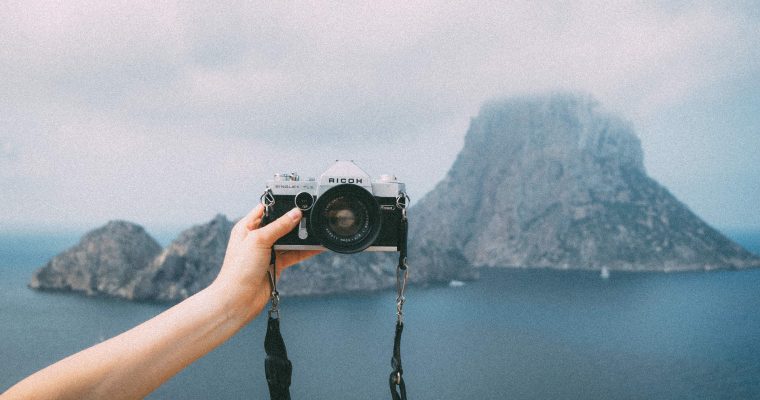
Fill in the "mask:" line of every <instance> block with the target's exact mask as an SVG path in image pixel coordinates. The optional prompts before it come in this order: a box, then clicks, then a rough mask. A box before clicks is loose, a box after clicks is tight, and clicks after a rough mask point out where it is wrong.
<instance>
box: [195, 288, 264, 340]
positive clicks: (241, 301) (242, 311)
mask: <svg viewBox="0 0 760 400" xmlns="http://www.w3.org/2000/svg"><path fill="white" fill-rule="evenodd" d="M268 288H269V284H268V282H263V285H257V286H255V287H251V286H245V285H240V284H238V283H236V282H227V281H225V280H221V279H216V280H214V281H213V282H212V283H211V285H209V286H208V288H207V290H208V291H209V292H210V294H211V295H212V296H213V297H214V298H215V299H217V300H218V301H219V302H220V306H221V307H222V308H223V311H224V312H225V313H226V315H227V317H228V318H229V319H231V320H232V321H234V322H235V323H237V324H239V325H240V327H241V328H242V327H243V326H245V325H246V324H248V323H249V322H250V321H251V320H253V319H254V318H255V317H256V316H257V315H259V314H260V313H261V311H262V310H263V309H264V307H265V306H266V303H267V301H268V300H269V291H268Z"/></svg>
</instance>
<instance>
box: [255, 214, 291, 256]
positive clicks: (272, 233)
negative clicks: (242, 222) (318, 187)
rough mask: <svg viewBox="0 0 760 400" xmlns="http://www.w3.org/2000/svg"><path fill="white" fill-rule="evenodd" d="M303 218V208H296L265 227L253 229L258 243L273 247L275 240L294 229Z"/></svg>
mask: <svg viewBox="0 0 760 400" xmlns="http://www.w3.org/2000/svg"><path fill="white" fill-rule="evenodd" d="M300 220H301V210H299V209H298V208H294V209H292V210H290V211H288V212H287V213H286V214H285V215H283V216H281V217H280V218H277V219H276V220H274V221H272V222H270V223H269V224H268V225H267V226H265V227H263V228H259V229H256V230H255V231H253V232H252V233H253V236H254V238H255V241H256V244H257V245H259V246H264V247H271V246H272V245H273V244H274V242H275V241H276V240H277V239H279V238H281V237H282V236H284V235H285V234H286V233H288V232H290V231H292V230H293V228H295V227H296V225H298V221H300Z"/></svg>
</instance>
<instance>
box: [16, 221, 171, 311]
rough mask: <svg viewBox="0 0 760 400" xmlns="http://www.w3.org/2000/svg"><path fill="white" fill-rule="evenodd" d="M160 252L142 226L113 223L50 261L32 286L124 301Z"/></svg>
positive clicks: (122, 222) (87, 236) (92, 233)
mask: <svg viewBox="0 0 760 400" xmlns="http://www.w3.org/2000/svg"><path fill="white" fill-rule="evenodd" d="M160 251H161V246H159V245H158V243H157V242H156V241H155V240H153V238H151V237H150V235H148V234H147V233H146V232H145V230H144V229H143V228H142V227H141V226H138V225H135V224H132V223H129V222H124V221H112V222H109V223H108V224H106V225H105V226H103V227H101V228H99V229H96V230H94V231H91V232H90V233H88V234H86V235H85V236H84V237H82V239H81V240H80V242H79V244H77V245H76V246H74V247H72V248H70V249H68V250H66V251H65V252H63V253H61V254H59V255H58V256H56V257H55V258H53V259H52V260H50V261H49V262H48V263H47V264H46V265H45V266H44V267H42V268H41V269H39V270H38V271H37V272H36V273H35V274H34V276H32V280H31V282H30V283H29V286H30V287H31V288H34V289H54V290H71V291H76V292H82V293H84V294H86V295H88V296H92V295H97V294H108V295H113V296H118V297H124V296H126V295H128V293H129V290H130V289H129V286H130V284H131V283H132V282H133V281H134V279H135V277H136V276H138V275H139V273H140V272H141V271H142V270H144V269H146V268H147V267H148V266H149V265H150V263H151V262H152V261H153V259H154V258H155V257H156V256H157V255H158V253H159V252H160Z"/></svg>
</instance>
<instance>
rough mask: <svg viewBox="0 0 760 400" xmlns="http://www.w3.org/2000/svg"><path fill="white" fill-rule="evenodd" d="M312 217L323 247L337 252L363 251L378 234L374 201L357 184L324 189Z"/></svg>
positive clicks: (379, 222)
mask: <svg viewBox="0 0 760 400" xmlns="http://www.w3.org/2000/svg"><path fill="white" fill-rule="evenodd" d="M311 218H312V222H313V226H312V228H313V230H314V233H315V234H316V235H317V237H318V238H319V239H320V241H321V242H322V245H323V246H325V247H327V248H328V249H330V250H333V251H337V252H339V253H356V252H359V251H362V250H365V249H366V248H367V247H369V246H370V245H371V244H372V243H374V241H375V239H377V235H378V234H379V233H380V224H381V218H380V207H379V205H378V203H377V200H375V197H374V196H372V194H370V193H369V192H368V191H367V190H365V189H364V188H362V187H360V186H356V185H351V184H347V185H338V186H335V187H333V188H331V189H329V190H327V191H326V192H325V193H324V194H323V195H321V196H319V198H317V202H316V204H314V208H313V209H312V211H311Z"/></svg>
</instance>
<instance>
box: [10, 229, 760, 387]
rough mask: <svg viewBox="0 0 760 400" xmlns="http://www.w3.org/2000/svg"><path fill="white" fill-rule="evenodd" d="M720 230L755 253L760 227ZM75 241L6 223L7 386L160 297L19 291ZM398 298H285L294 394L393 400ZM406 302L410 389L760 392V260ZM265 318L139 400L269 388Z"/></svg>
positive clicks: (532, 281)
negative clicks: (17, 230) (735, 267)
mask: <svg viewBox="0 0 760 400" xmlns="http://www.w3.org/2000/svg"><path fill="white" fill-rule="evenodd" d="M729 235H730V236H731V237H732V238H733V239H734V240H736V241H738V242H740V243H741V244H743V245H744V246H745V247H746V248H748V249H750V250H751V251H754V252H755V253H759V254H760V232H729ZM77 239H78V237H77V235H65V234H60V235H53V234H45V235H40V234H3V235H0V391H3V390H5V389H7V388H9V387H10V386H11V385H13V384H14V383H15V382H17V381H19V380H20V379H22V378H24V377H25V376H27V375H29V374H31V373H33V372H34V371H36V370H38V369H40V368H43V367H45V366H46V365H49V364H51V363H53V362H55V361H56V360H59V359H61V358H63V357H65V356H67V355H69V354H72V353H74V352H77V351H79V350H81V349H83V348H86V347H88V346H91V345H93V344H95V343H98V342H100V341H102V340H105V339H106V338H109V337H111V336H114V335H117V334H119V333H120V332H123V331H125V330H127V329H129V328H131V327H133V326H135V325H137V324H139V323H140V322H142V321H145V320H147V319H149V318H151V317H153V316H155V315H156V314H159V313H160V312H162V311H164V310H165V309H166V308H167V307H168V305H162V304H150V303H130V302H126V301H120V300H114V299H107V298H85V297H82V296H78V295H73V294H66V293H50V292H38V291H33V290H30V289H28V288H27V286H26V284H27V282H28V281H29V278H30V276H31V274H32V272H33V271H34V270H35V269H36V268H38V267H39V266H40V265H42V264H43V263H44V262H46V261H47V260H48V259H50V258H51V257H52V256H54V255H55V254H57V253H58V252H60V251H62V250H64V249H65V248H67V247H69V246H71V245H73V244H75V243H76V241H77ZM412 257H413V255H412ZM410 262H411V272H410V273H412V274H413V273H414V261H413V258H411V259H410ZM452 286H454V287H452ZM394 300H395V292H394V291H391V290H389V291H382V292H375V293H357V294H347V295H339V296H325V297H311V298H292V297H286V298H284V299H283V300H282V303H281V307H282V314H281V318H282V331H283V336H284V338H285V341H286V343H287V346H288V354H289V356H290V359H291V361H292V362H293V378H292V386H291V394H292V398H293V399H330V400H335V399H389V398H390V393H389V388H388V376H389V373H390V371H391V365H390V359H391V351H392V345H393V333H394V323H395V304H394ZM404 310H405V322H406V324H405V329H404V333H403V339H402V349H401V350H402V359H403V366H404V378H405V381H406V386H407V392H408V397H409V399H414V400H423V399H429V400H433V399H752V398H758V399H760V270H744V271H712V272H688V273H623V272H616V271H612V272H611V273H610V276H609V278H607V279H603V278H602V277H600V274H599V272H592V271H562V270H550V269H542V270H537V269H525V270H514V269H486V270H482V272H481V278H480V279H479V280H477V281H474V282H466V283H465V284H464V285H461V286H457V285H451V286H450V285H433V286H427V287H411V288H409V289H408V292H407V301H406V305H405V307H404ZM264 331H265V320H264V318H262V317H259V318H257V319H255V320H254V321H253V322H252V323H251V324H250V325H248V326H247V327H246V328H244V329H243V330H242V331H241V332H239V333H238V334H237V335H236V336H235V337H233V338H232V339H230V340H229V341H228V342H226V343H225V344H223V345H222V346H220V347H219V348H217V349H216V350H214V351H213V352H211V353H210V354H208V355H207V356H205V357H204V358H202V359H200V360H198V361H197V362H195V363H194V364H192V365H191V366H189V367H188V368H187V369H185V370H184V371H182V372H181V373H179V374H178V375H177V376H175V377H174V378H173V379H171V380H170V381H168V382H167V383H166V384H164V385H163V386H162V387H160V388H159V389H158V390H156V391H155V392H154V393H153V394H151V395H150V396H149V397H148V398H149V399H268V398H269V397H268V392H267V387H266V381H265V379H264V351H263V340H264ZM135 384H139V383H137V382H136V383H135Z"/></svg>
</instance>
